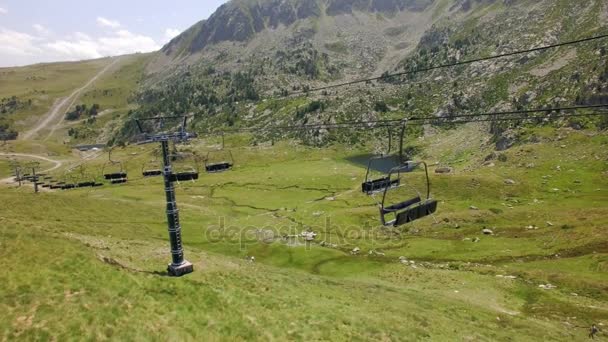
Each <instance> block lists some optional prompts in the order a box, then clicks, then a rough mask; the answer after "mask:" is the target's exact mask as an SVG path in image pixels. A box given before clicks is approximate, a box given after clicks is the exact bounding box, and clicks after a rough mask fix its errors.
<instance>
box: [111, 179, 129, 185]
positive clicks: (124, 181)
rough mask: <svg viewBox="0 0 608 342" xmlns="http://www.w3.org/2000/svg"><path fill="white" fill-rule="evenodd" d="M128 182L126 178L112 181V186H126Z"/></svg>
mask: <svg viewBox="0 0 608 342" xmlns="http://www.w3.org/2000/svg"><path fill="white" fill-rule="evenodd" d="M126 182H127V179H126V178H119V179H112V180H111V181H110V183H112V184H125V183H126Z"/></svg>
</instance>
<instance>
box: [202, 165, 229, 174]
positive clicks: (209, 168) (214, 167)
mask: <svg viewBox="0 0 608 342" xmlns="http://www.w3.org/2000/svg"><path fill="white" fill-rule="evenodd" d="M231 168H232V164H231V163H228V162H225V163H218V164H209V165H206V166H205V170H206V171H207V172H210V173H212V172H223V171H228V170H230V169H231Z"/></svg>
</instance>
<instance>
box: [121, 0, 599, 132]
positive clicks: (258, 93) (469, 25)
mask: <svg viewBox="0 0 608 342" xmlns="http://www.w3.org/2000/svg"><path fill="white" fill-rule="evenodd" d="M606 18H608V4H607V3H606V2H605V1H601V0H584V1H578V2H576V3H574V2H568V1H549V0H542V1H531V0H300V1H295V0H233V1H230V2H228V3H227V4H225V5H223V6H221V7H220V8H219V9H218V10H217V11H216V12H215V13H214V14H213V15H212V16H211V17H210V18H209V19H208V20H203V21H201V22H199V23H197V24H195V25H194V26H192V27H191V28H190V29H188V30H186V31H185V32H184V33H182V34H181V35H180V36H178V37H176V38H175V39H173V40H172V41H171V42H170V43H168V44H167V45H166V46H165V47H163V48H162V50H161V51H159V52H158V53H157V54H156V55H155V56H154V57H153V58H152V61H151V62H150V63H149V64H148V66H147V73H148V76H147V78H146V81H145V82H143V86H142V87H141V88H140V89H139V91H138V94H137V101H138V103H139V105H140V110H139V111H137V113H136V114H134V115H150V114H159V113H160V114H162V113H173V114H184V113H194V114H195V124H194V125H195V127H196V128H199V129H201V130H203V129H218V128H220V127H226V126H252V125H259V126H264V125H267V124H268V123H270V122H273V123H282V124H303V123H312V122H315V123H329V122H336V121H340V120H350V119H377V118H381V117H403V116H405V115H407V114H412V113H415V114H416V115H418V116H420V115H422V116H445V115H451V114H453V113H469V112H478V111H490V110H510V109H523V108H537V107H542V106H559V105H566V104H568V105H569V104H573V103H601V102H604V101H607V100H608V96H607V94H608V91H607V85H606V80H607V79H608V64H607V62H606V46H607V45H606V41H603V40H598V41H593V42H589V43H585V44H581V45H579V46H571V47H564V48H560V49H552V50H549V51H544V52H535V53H530V54H528V55H524V56H515V57H511V58H504V59H498V60H493V61H489V62H483V63H474V64H472V65H470V66H465V67H458V68H453V69H443V70H435V71H433V72H429V73H421V74H416V75H414V76H411V77H401V78H398V79H387V80H386V81H383V82H382V81H381V82H374V83H371V84H366V85H362V86H352V87H344V88H339V89H332V90H331V91H325V92H322V93H311V94H308V95H307V96H299V97H285V96H286V95H289V94H290V93H292V92H297V91H302V90H307V89H310V88H314V87H319V86H324V85H327V84H332V83H339V82H344V81H351V80H355V79H360V78H365V77H371V76H380V75H382V74H385V73H390V72H396V71H413V70H417V69H420V68H426V67H429V66H434V65H440V64H444V63H451V62H456V61H462V60H467V59H473V58H479V57H485V56H491V55H495V54H501V53H508V52H512V51H516V50H519V49H528V48H531V47H538V46H543V45H550V44H555V43H558V42H562V41H568V40H574V39H578V38H581V37H589V36H593V35H598V34H601V33H605V32H607V24H606V23H607V22H608V21H607V20H606ZM320 103H322V105H319V104H320ZM493 130H494V131H496V132H503V131H505V130H506V128H500V129H496V128H495V127H494V128H493ZM133 133H134V127H133V125H126V127H125V129H124V130H123V131H122V133H121V137H122V138H125V137H127V136H129V135H132V134H133ZM260 133H267V134H266V136H265V137H262V138H263V139H266V138H268V136H267V135H268V134H270V133H271V132H265V131H264V130H260ZM334 133H335V134H334ZM311 134H312V135H313V136H314V139H316V140H317V142H319V143H323V142H327V141H329V140H335V139H337V140H345V139H346V140H351V136H350V134H351V133H348V135H349V136H347V137H345V136H343V134H342V133H340V132H333V133H332V132H311ZM497 134H498V133H497ZM119 138H120V137H119ZM499 138H500V137H498V136H497V139H499Z"/></svg>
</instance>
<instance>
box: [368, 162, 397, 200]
mask: <svg viewBox="0 0 608 342" xmlns="http://www.w3.org/2000/svg"><path fill="white" fill-rule="evenodd" d="M385 158H390V156H386V155H382V156H377V157H373V158H371V159H370V160H369V162H368V163H367V172H366V173H365V181H364V182H363V183H361V191H362V192H363V193H364V194H367V195H373V194H376V193H379V192H383V191H384V190H385V189H391V188H396V187H399V185H401V180H400V179H399V178H396V179H391V177H390V176H385V177H382V178H378V179H371V178H370V174H371V172H372V165H373V164H374V162H376V161H378V160H381V159H385Z"/></svg>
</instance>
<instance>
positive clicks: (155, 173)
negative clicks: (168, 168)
mask: <svg viewBox="0 0 608 342" xmlns="http://www.w3.org/2000/svg"><path fill="white" fill-rule="evenodd" d="M141 174H142V176H144V177H158V176H162V174H163V171H162V170H145V171H143V172H142V173H141Z"/></svg>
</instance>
